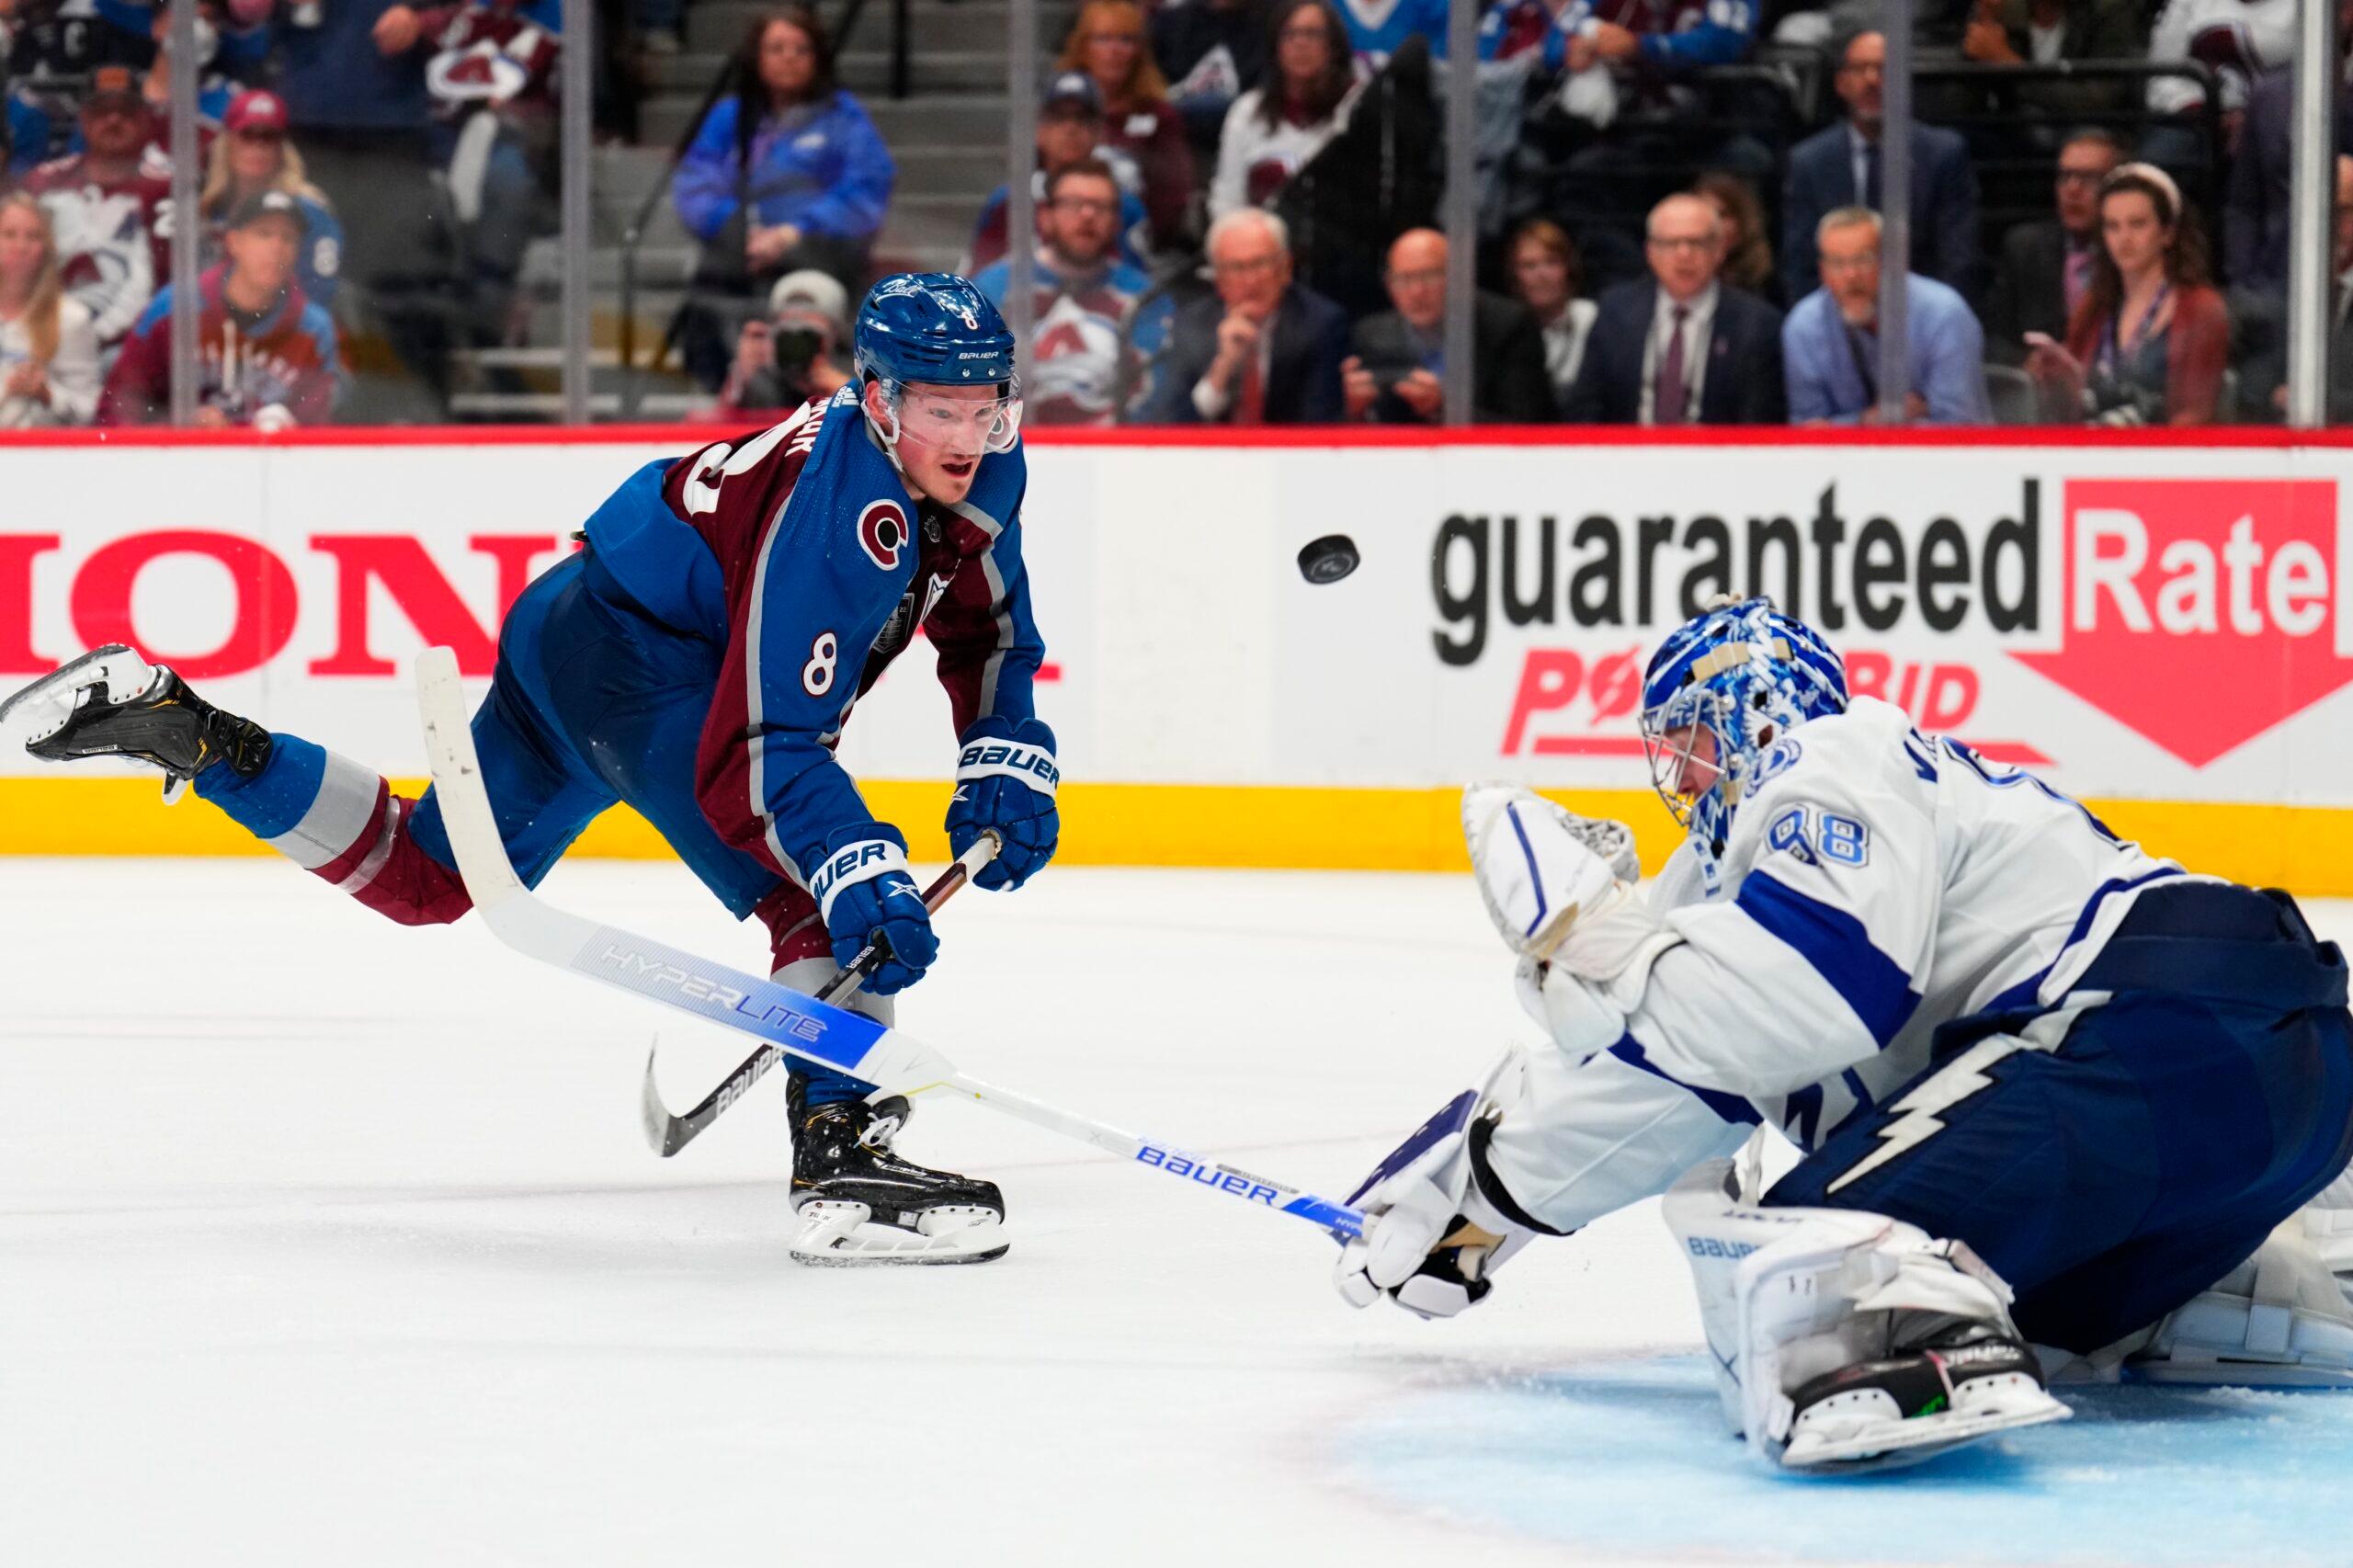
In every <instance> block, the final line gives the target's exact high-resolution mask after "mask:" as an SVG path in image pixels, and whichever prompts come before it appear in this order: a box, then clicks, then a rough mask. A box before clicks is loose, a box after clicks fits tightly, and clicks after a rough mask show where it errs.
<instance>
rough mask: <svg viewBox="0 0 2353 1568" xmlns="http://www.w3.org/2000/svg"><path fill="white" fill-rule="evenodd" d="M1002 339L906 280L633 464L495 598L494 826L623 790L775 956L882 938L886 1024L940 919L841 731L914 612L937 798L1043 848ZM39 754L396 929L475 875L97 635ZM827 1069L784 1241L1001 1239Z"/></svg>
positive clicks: (486, 723)
mask: <svg viewBox="0 0 2353 1568" xmlns="http://www.w3.org/2000/svg"><path fill="white" fill-rule="evenodd" d="M1013 354H1014V345H1013V337H1012V335H1011V333H1010V332H1008V331H1007V330H1006V325H1005V323H1004V321H1003V320H1002V319H1001V318H1000V317H999V316H998V314H997V312H996V310H995V307H994V306H992V305H991V304H990V303H989V302H988V301H987V300H986V299H985V298H983V296H982V294H981V293H980V291H979V290H976V289H974V288H973V287H972V284H971V283H969V282H967V281H966V280H964V279H963V278H954V277H950V276H948V275H946V274H940V273H926V274H902V275H900V276H897V277H894V278H885V279H884V280H883V281H882V282H881V283H879V284H877V285H875V287H874V290H873V291H872V292H871V293H870V294H869V295H868V296H867V299H866V301H865V303H864V305H863V306H862V307H861V309H860V311H859V312H858V324H857V332H856V376H855V380H854V381H853V382H852V384H851V385H848V386H846V387H844V388H843V389H842V390H841V391H840V392H837V393H835V395H834V396H833V397H832V398H830V399H821V400H818V401H814V402H812V403H807V404H805V405H803V406H802V407H801V408H800V409H798V410H796V411H795V412H794V413H793V414H792V415H791V416H790V417H789V418H787V419H786V420H784V421H783V422H782V423H780V424H779V425H776V426H772V427H771V428H769V429H767V430H766V431H762V432H760V433H758V434H756V435H754V436H751V437H746V438H744V439H739V440H733V441H722V442H718V443H715V444H713V445H711V446H709V447H706V448H704V449H701V450H700V451H698V452H695V453H692V454H691V455H689V456H687V457H683V458H679V459H676V460H663V461H658V462H654V463H649V464H647V465H646V466H645V467H644V468H643V469H642V470H640V471H639V472H637V473H636V474H635V475H633V476H632V477H631V478H630V479H629V480H628V481H626V482H625V483H623V484H622V485H621V486H620V489H619V490H617V491H615V492H614V493H613V494H612V496H611V498H610V499H608V501H606V502H605V504H604V505H603V506H600V507H599V508H598V509H597V512H596V513H595V515H594V516H592V517H589V519H588V521H587V526H586V528H585V530H584V531H583V533H582V536H581V537H582V540H583V541H584V547H583V549H582V550H581V551H579V552H577V553H576V554H574V555H573V556H572V557H571V558H569V559H567V560H565V561H564V562H562V563H561V564H559V565H557V566H555V567H553V568H551V569H550V570H549V571H548V572H547V573H545V574H543V575H541V576H540V578H539V579H538V580H537V581H535V582H534V583H532V584H531V585H530V586H529V587H528V588H527V589H525V590H524V592H523V594H522V596H521V597H519V598H518V599H517V601H516V603H515V605H514V607H513V608H511V609H510V610H509V611H508V613H507V617H506V622H505V624H504V626H503V627H502V628H501V629H500V634H499V657H498V665H497V669H496V672H495V674H494V677H493V679H492V683H491V689H490V694H489V696H488V698H487V699H485V700H484V701H483V705H482V708H481V710H479V711H478V712H477V713H476V715H475V718H474V724H473V733H474V741H475V745H476V748H477V749H478V750H479V752H480V753H481V756H482V760H483V778H484V782H485V784H486V785H487V786H488V789H489V793H490V796H491V801H492V804H493V806H494V809H495V811H496V812H497V816H498V821H499V824H500V826H501V828H502V830H503V831H504V834H505V837H506V848H507V853H508V855H509V857H510V858H512V859H513V861H514V863H515V865H516V868H517V870H518V871H519V872H520V873H521V875H522V876H523V878H524V880H525V881H529V882H530V883H533V884H535V885H536V884H537V883H538V881H540V878H541V877H543V876H545V875H546V874H547V871H548V869H549V868H550V867H551V866H552V865H553V864H554V863H555V860H556V858H558V857H559V856H561V855H562V854H563V851H564V849H565V847H566V846H569V845H570V844H571V843H572V841H573V840H574V838H575V837H577V836H578V835H579V833H580V831H581V830H582V829H583V828H585V826H586V825H587V824H588V823H589V821H590V820H591V819H593V818H594V817H596V816H597V814H598V813H599V812H603V811H604V810H605V809H606V808H608V807H609V806H611V805H614V804H615V803H617V802H622V801H625V802H627V803H628V804H630V805H631V806H633V807H635V808H636V809H637V810H638V811H639V812H641V813H642V814H643V815H644V816H645V817H646V819H647V820H648V821H650V822H651V823H652V824H654V827H655V828H656V829H658V830H659V831H660V832H661V834H662V835H663V836H664V837H665V838H666V839H667V840H668V841H669V843H670V845H671V846H672V847H674V848H675V849H676V851H677V852H678V854H679V856H680V858H683V859H684V860H685V861H686V862H687V864H688V867H689V868H690V869H692V870H693V871H694V872H695V873H696V875H697V876H699V878H700V879H701V880H702V881H703V882H704V883H705V884H706V885H708V886H709V887H710V890H711V892H714V893H715V894H717V895H718V897H719V898H720V900H721V901H722V903H725V904H726V905H727V907H728V908H729V910H730V911H732V912H733V914H734V915H736V917H737V918H738V919H742V918H745V917H746V916H752V915H756V916H757V917H758V918H759V919H760V920H761V922H762V924H763V925H765V926H767V931H768V933H769V938H770V946H771V954H772V962H771V969H772V971H773V973H774V974H775V975H776V977H777V978H778V979H779V980H780V981H782V982H783V983H786V984H788V985H791V986H793V987H795V988H797V989H799V990H802V991H807V992H815V991H818V990H820V989H822V988H823V986H824V984H825V983H827V982H828V981H830V980H832V979H833V978H834V976H835V974H836V973H837V972H838V969H837V965H839V964H843V963H847V961H849V959H850V958H851V956H852V955H854V954H856V953H857V952H858V950H859V949H862V948H864V947H865V946H866V945H867V943H868V942H869V941H870V940H872V939H875V938H878V937H880V938H882V939H885V940H887V942H888V943H889V947H890V951H891V953H892V958H891V959H890V960H889V961H888V962H886V963H885V964H883V965H882V966H881V969H880V970H879V971H876V973H875V974H874V976H873V978H872V980H871V981H870V983H869V988H868V994H865V995H862V996H860V997H859V998H858V1000H857V1001H856V1002H855V1003H854V1004H853V1005H854V1006H858V1008H859V1009H860V1010H861V1011H865V1012H867V1013H870V1014H871V1015H873V1016H874V1017H879V1018H881V1020H882V1021H883V1022H885V1023H888V1022H889V1021H890V1020H891V1010H892V1005H891V1000H890V998H891V996H892V994H893V993H895V992H897V991H899V990H901V989H903V988H904V987H905V986H907V985H910V984H912V983H915V980H917V979H918V978H920V976H921V975H922V974H923V972H924V971H925V970H926V967H928V966H929V964H930V963H931V962H932V960H933V959H934V957H935V956H936V954H937V952H938V942H937V939H936V938H935V937H934V935H933V932H932V929H931V922H930V916H929V915H928V914H927V913H926V910H925V908H924V904H923V900H922V897H921V895H920V893H919V892H918V891H917V889H916V887H915V881H914V880H913V879H912V878H911V877H910V876H909V874H908V870H907V861H906V840H905V838H904V835H902V834H901V833H900V832H899V830H898V829H897V828H895V827H893V826H892V825H891V824H887V823H881V822H878V821H876V820H875V819H874V816H873V813H872V812H870V811H869V810H868V808H867V805H866V802H865V801H864V800H863V799H861V798H860V796H859V795H858V790H857V788H856V786H855V785H854V784H853V782H852V781H851V779H850V777H849V775H848V774H847V772H846V771H844V769H843V768H842V767H841V765H840V764H839V763H838V762H836V761H835V758H834V744H835V741H836V740H837V739H838V737H839V735H840V733H841V731H842V729H843V727H844V726H845V724H846V723H847V722H848V719H849V716H850V711H851V710H852V708H853V707H854V706H855V705H856V703H857V701H858V699H859V698H860V697H861V696H863V695H864V694H865V693H866V691H867V690H868V689H869V688H870V687H871V686H872V685H873V684H874V682H875V681H876V679H878V678H879V677H880V676H881V674H882V671H883V669H884V668H885V667H886V666H887V665H889V664H890V663H891V661H892V659H894V658H896V657H897V656H898V655H899V654H900V653H903V652H904V651H905V650H906V649H907V648H908V647H909V646H910V645H911V643H912V642H913V641H914V638H915V633H916V631H917V630H918V629H919V628H920V629H921V630H922V631H925V632H926V634H927V635H928V637H929V638H930V640H931V642H932V643H933V645H934V647H935V648H936V650H937V652H938V667H939V677H940V681H941V684H942V685H943V686H945V687H947V688H948V695H949V709H950V711H951V714H952V716H953V721H954V724H955V730H956V733H957V736H958V751H959V763H958V767H957V770H956V790H955V796H954V800H953V803H952V804H951V805H950V806H949V812H948V822H947V826H948V833H949V843H950V845H951V846H952V847H953V848H954V849H955V850H956V852H957V853H959V854H960V855H961V853H962V852H963V851H964V850H965V849H967V848H968V847H970V846H972V843H973V842H974V841H975V840H977V839H978V838H979V836H980V835H981V834H982V833H983V831H986V830H994V831H995V832H996V833H997V834H998V835H999V836H1000V837H1001V838H1002V839H1003V841H1004V848H1003V849H1002V851H1001V852H1000V853H999V855H998V858H997V859H996V860H995V863H994V864H992V865H990V866H989V867H988V868H987V869H984V870H983V872H982V873H981V874H980V876H979V877H978V878H977V879H976V881H978V883H979V885H981V886H982V887H984V888H1005V887H1012V886H1017V885H1019V884H1020V883H1021V882H1022V881H1024V880H1026V879H1027V878H1028V877H1029V876H1030V875H1032V874H1033V873H1034V872H1035V871H1036V870H1037V869H1039V868H1040V866H1042V865H1044V864H1045V862H1046V860H1047V859H1048V858H1050V857H1051V855H1052V854H1053V852H1054V846H1055V842H1056V838H1057V836H1058V833H1059V827H1060V817H1059V815H1058V814H1057V812H1056V809H1055V803H1054V801H1055V785H1056V782H1057V779H1058V773H1057V770H1056V767H1055V763H1054V738H1053V733H1052V732H1051V730H1049V729H1048V728H1047V727H1046V726H1045V725H1044V724H1043V723H1042V722H1040V721H1039V720H1038V718H1037V716H1036V713H1035V710H1034V709H1033V707H1032V704H1031V684H1032V682H1033V680H1034V678H1035V676H1036V675H1037V672H1038V668H1039V665H1040V660H1041V659H1042V657H1043V653H1044V645H1043V643H1042V642H1041V641H1040V638H1039V635H1038V630H1037V626H1036V624H1035V622H1034V621H1033V619H1031V616H1030V609H1029V580H1028V576H1027V574H1025V572H1024V571H1023V569H1022V563H1021V548H1020V538H1021V535H1020V517H1019V514H1020V507H1021V500H1022V494H1023V490H1024V486H1025V483H1026V479H1025V469H1024V466H1023V460H1022V452H1021V446H1020V419H1021V403H1020V398H1019V391H1018V388H1017V384H1016V381H1015V378H1014V363H1013ZM10 709H15V710H17V712H18V713H19V714H20V715H22V716H24V717H25V719H26V720H27V721H28V725H29V728H30V729H31V732H32V733H31V734H30V735H29V737H28V749H29V750H30V751H31V752H32V753H33V754H34V755H35V756H42V757H46V758H51V759H54V760H60V761H66V760H72V759H74V758H77V757H87V756H131V757H137V758H140V759H142V760H145V761H147V762H150V763H153V764H154V765H155V766H157V767H162V768H164V769H165V771H166V772H167V773H168V774H169V775H171V776H172V777H173V778H175V779H176V780H189V779H192V780H193V781H194V786H195V789H196V791H197V793H198V794H199V795H201V796H202V797H204V798H205V799H206V800H208V801H211V802H213V803H214V804H215V805H218V806H219V807H220V808H221V809H222V810H223V811H224V812H228V813H229V814H230V815H231V816H232V817H233V818H235V819H236V820H237V821H238V822H239V823H241V824H244V826H245V827H246V828H248V829H249V830H250V831H252V832H253V833H254V834H255V835H256V836H257V837H259V838H261V839H263V840H264V841H266V842H267V843H268V844H270V845H271V846H273V847H275V848H278V849H279V850H280V851H282V852H283V853H285V854H286V855H287V856H288V857H289V858H291V859H293V860H294V861H295V862H296V863H297V864H299V865H301V866H303V867H304V868H306V869H310V870H312V871H313V872H314V873H315V874H317V875H318V876H320V877H322V878H324V880H326V881H328V882H330V883H331V884H333V885H334V886H335V887H336V888H337V889H338V890H340V891H342V892H348V893H350V894H352V895H353V896H354V897H356V898H358V900H359V901H360V902H361V903H366V904H367V905H368V906H369V907H370V908H372V909H375V910H377V911H378V912H379V913H381V914H383V915H387V916H389V917H390V918H392V919H394V920H397V921H400V922H402V923H404V924H409V925H417V924H438V923H440V922H445V921H449V920H455V919H457V918H458V917H459V916H460V915H463V914H464V913H465V911H466V910H467V908H468V907H470V904H469V901H468V899H467V896H466V890H465V885H464V883H463V881H461V880H460V878H459V876H458V874H457V872H456V870H455V869H454V867H455V865H456V861H455V859H454V858H453V857H452V855H451V853H450V849H449V838H448V835H447V834H446V832H445V831H444V829H443V827H442V824H441V817H440V806H439V802H438V800H436V799H435V797H434V796H433V794H432V793H431V792H430V791H428V792H427V793H426V796H425V797H424V799H423V800H421V801H407V800H404V799H403V798H401V797H400V796H398V795H396V794H394V793H393V792H392V790H391V788H390V786H389V785H388V784H387V783H386V782H385V780H384V779H383V778H381V777H380V776H378V775H377V774H376V773H375V772H374V770H372V769H370V768H369V767H365V766H363V765H361V764H359V763H356V762H353V761H351V760H349V759H347V758H345V757H342V756H336V755H335V754H333V753H331V752H328V751H326V750H324V748H322V747H320V746H318V745H315V744H312V743H311V742H309V741H305V740H303V739H301V738H300V737H299V736H294V735H288V734H272V733H269V732H268V731H267V730H264V729H262V728H261V727H260V726H259V725H257V724H255V723H252V722H249V721H246V720H244V719H240V718H237V717H236V716H234V715H232V714H228V713H224V712H222V711H221V710H217V709H215V708H213V707H211V706H210V704H208V703H205V702H204V701H202V700H201V699H199V698H198V697H197V696H196V695H195V694H194V693H193V692H191V691H189V690H188V687H187V686H186V685H185V684H184V683H183V682H181V681H180V680H179V678H178V677H177V676H175V675H173V674H172V673H171V672H170V671H169V670H167V669H160V668H151V667H150V666H148V665H146V664H145V663H144V662H143V661H142V660H141V659H139V658H138V657H137V655H136V654H134V653H131V651H129V650H125V649H112V650H100V651H99V652H98V653H94V654H92V655H90V656H88V657H86V658H85V659H83V660H80V661H76V662H75V663H74V665H68V666H67V667H66V668H65V669H64V670H63V671H60V672H58V673H57V674H56V675H53V676H48V677H45V678H44V679H43V680H41V681H39V682H36V683H34V685H33V686H32V687H28V689H27V690H26V691H25V692H22V693H20V694H18V696H17V698H15V699H11V700H10V702H9V703H7V704H6V705H0V717H6V714H7V712H8V710H10ZM868 1093H869V1088H868V1085H864V1084H860V1083H858V1082H857V1081H856V1080H854V1079H851V1078H847V1077H845V1076H843V1075H842V1074H838V1073H834V1072H831V1071H829V1070H826V1069H823V1068H816V1067H811V1068H805V1069H804V1068H796V1069H795V1070H794V1071H793V1072H792V1074H791V1075H790V1080H789V1088H788V1096H789V1098H790V1105H791V1114H792V1123H793V1128H794V1135H793V1145H794V1149H793V1177H792V1196H793V1204H794V1208H795V1210H796V1211H797V1212H798V1214H799V1215H800V1217H801V1232H800V1234H799V1236H798V1237H797V1238H796V1240H795V1242H794V1244H793V1256H796V1257H798V1258H801V1260H802V1261H805V1262H814V1263H829V1264H830V1263H859V1262H918V1263H929V1262H972V1261H980V1260H982V1259H985V1258H991V1257H995V1256H999V1255H1000V1254H1002V1253H1003V1252H1004V1251H1005V1250H1006V1243H1005V1241H1004V1239H1003V1236H1002V1233H1001V1221H1002V1219H1003V1216H1004V1199H1003V1198H1002V1196H1001V1195H1000V1194H999V1193H998V1191H997V1188H996V1187H995V1184H994V1183H992V1182H987V1181H981V1180H976V1179H972V1178H969V1177H965V1176H956V1175H953V1174H951V1173H948V1172H943V1171H934V1170H928V1169H926V1168H925V1167H923V1166H920V1165H914V1164H912V1163H911V1162H909V1161H906V1160H904V1159H903V1158H901V1157H900V1156H898V1155H897V1154H896V1153H893V1152H892V1147H891V1144H892V1136H893V1134H894V1133H895V1131H897V1129H898V1127H899V1125H900V1124H901V1122H902V1121H903V1120H904V1117H905V1114H906V1109H905V1105H904V1101H900V1100H896V1099H892V1100H885V1101H883V1102H881V1104H879V1105H872V1104H869V1103H868V1102H867V1098H866V1096H867V1095H868Z"/></svg>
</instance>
